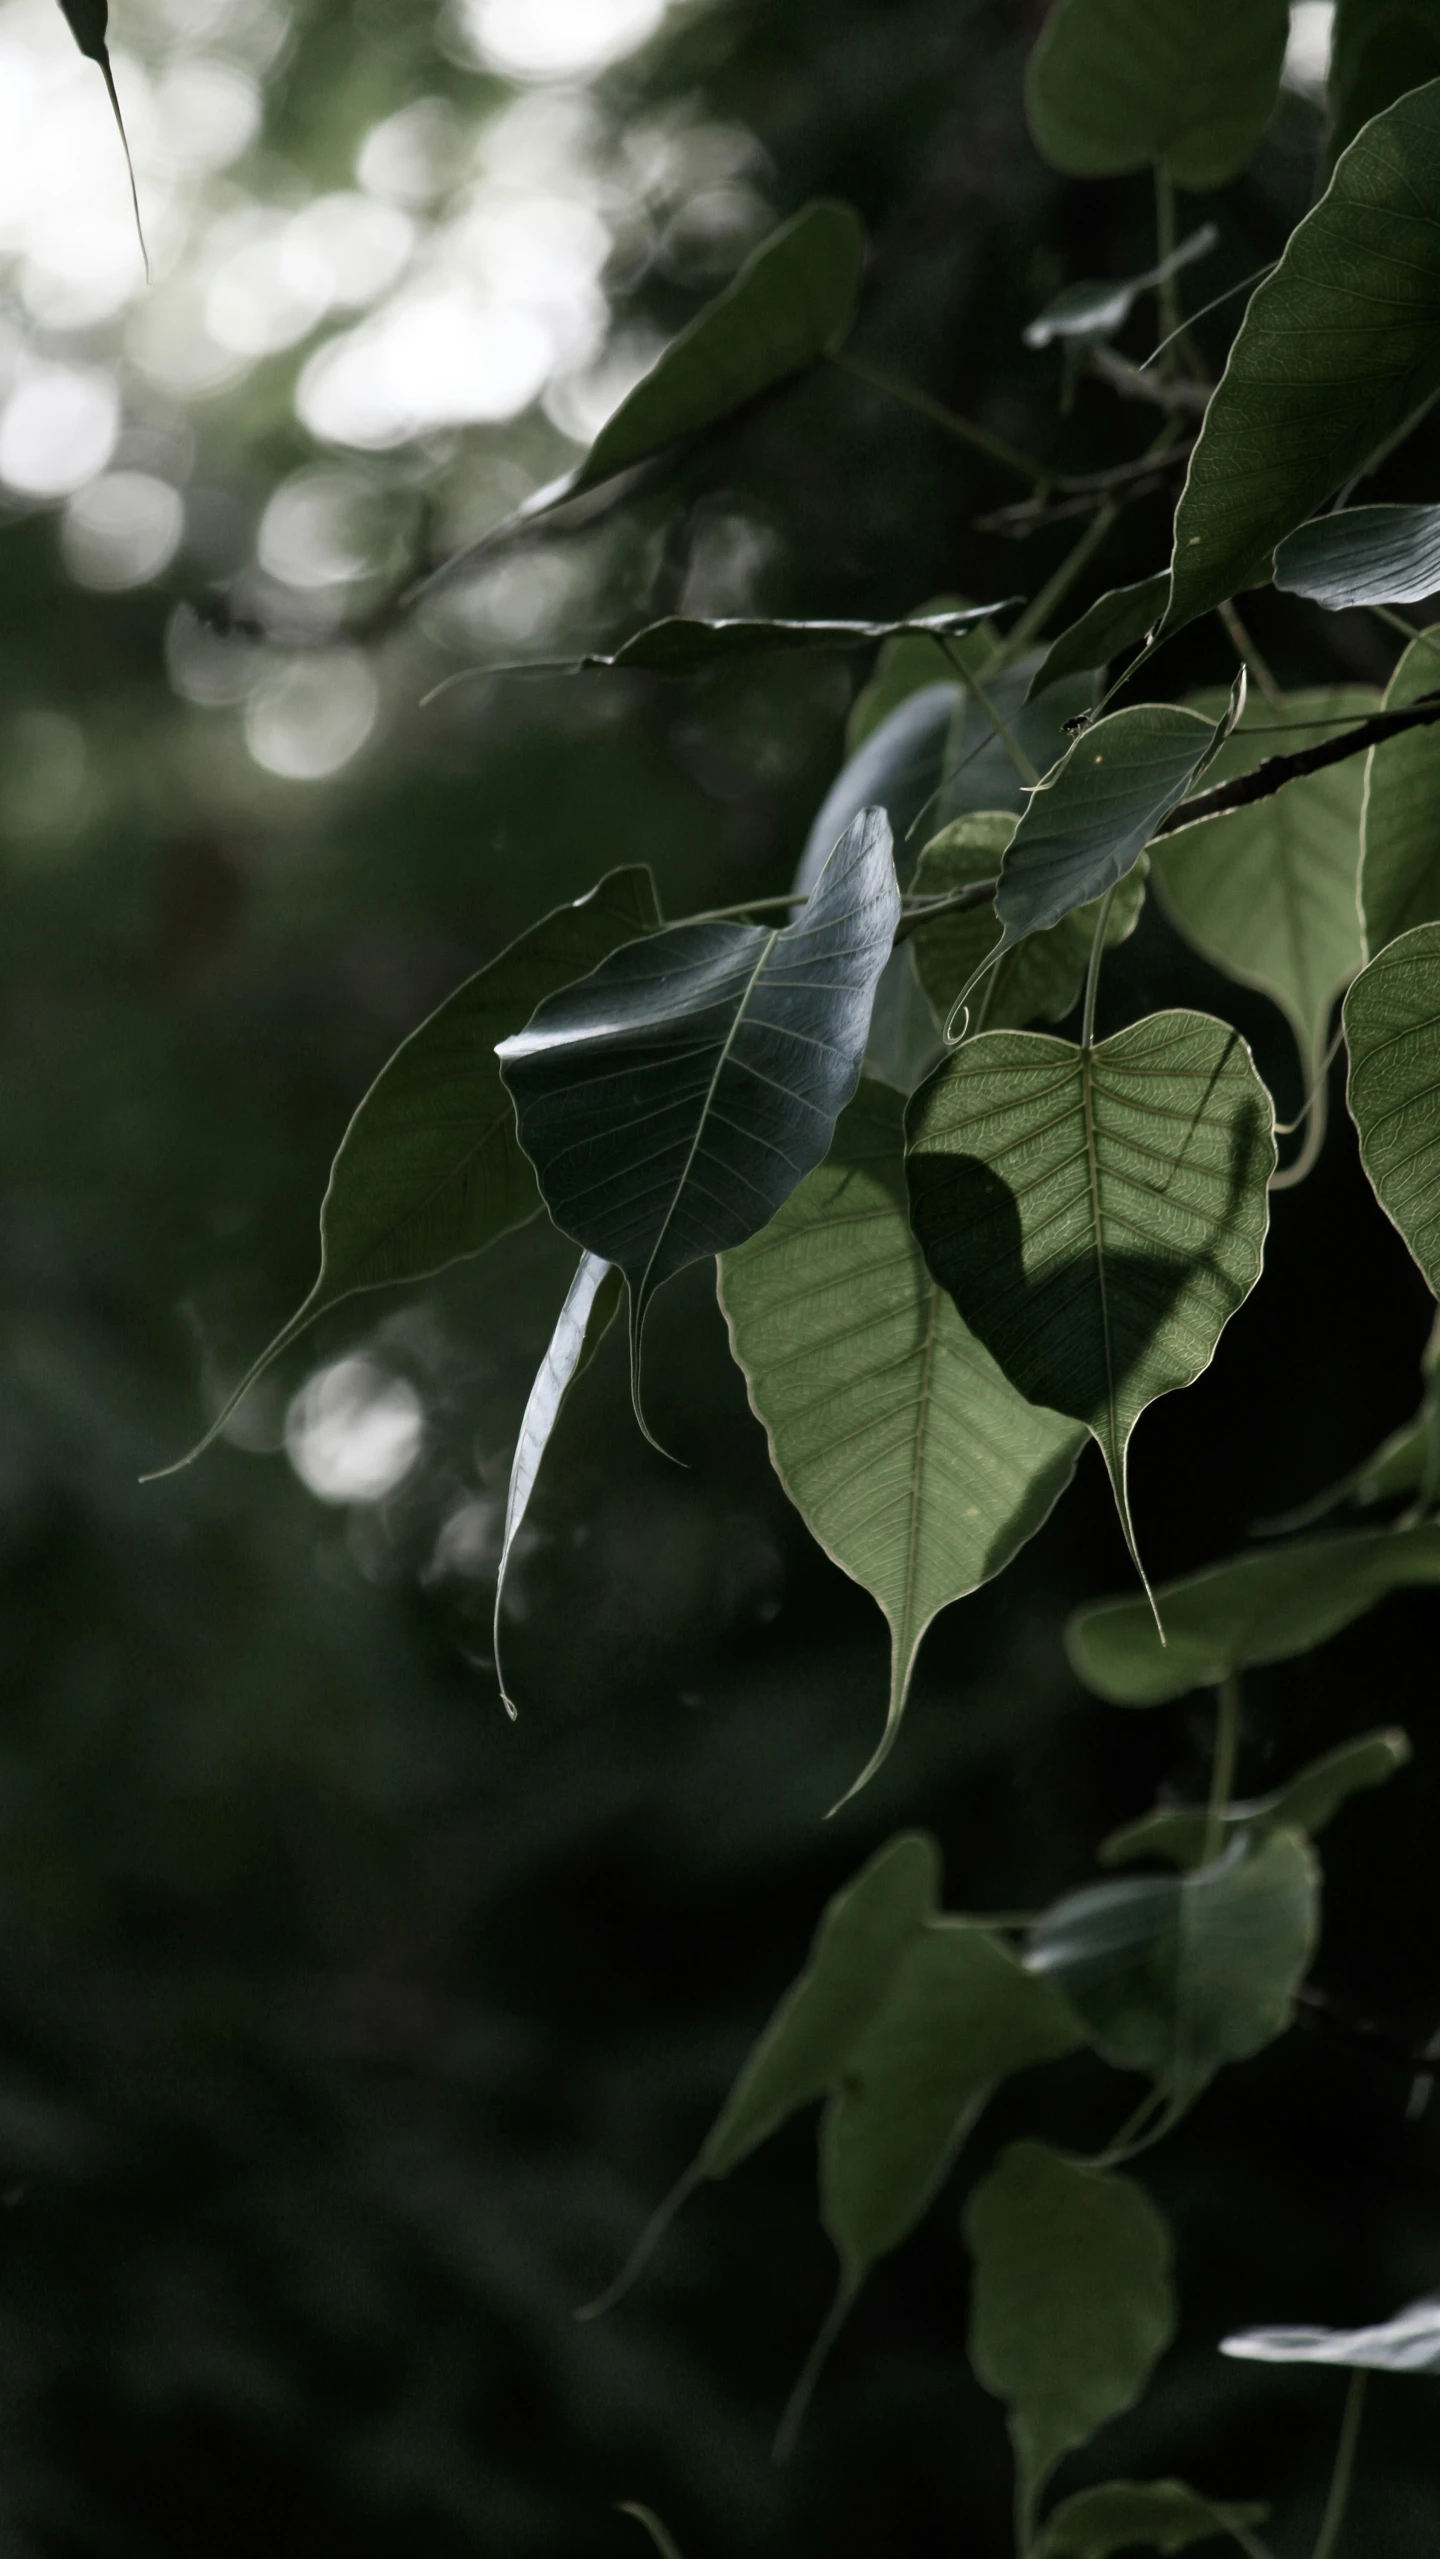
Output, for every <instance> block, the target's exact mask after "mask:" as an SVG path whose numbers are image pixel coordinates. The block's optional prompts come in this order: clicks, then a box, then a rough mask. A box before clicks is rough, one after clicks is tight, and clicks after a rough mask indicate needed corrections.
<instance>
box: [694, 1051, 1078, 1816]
mask: <svg viewBox="0 0 1440 2559" xmlns="http://www.w3.org/2000/svg"><path fill="white" fill-rule="evenodd" d="M903 1113H904V1105H903V1102H902V1100H901V1097H900V1096H899V1094H897V1093H894V1092H892V1091H890V1090H889V1089H888V1088H887V1087H886V1086H885V1085H883V1084H879V1083H876V1082H875V1081H874V1080H873V1079H872V1078H869V1077H867V1078H866V1079H865V1080H864V1081H863V1082H862V1084H861V1086H860V1089H859V1091H858V1093H857V1094H856V1097H855V1099H854V1101H853V1102H852V1103H851V1104H850V1106H849V1108H848V1109H847V1110H846V1111H845V1112H844V1114H843V1115H842V1117H841V1119H840V1121H839V1123H838V1125H837V1127H836V1131H835V1141H834V1144H833V1146H832V1147H831V1150H830V1153H829V1155H828V1156H827V1157H826V1159H825V1162H824V1163H823V1164H822V1165H821V1166H820V1167H819V1169H818V1171H816V1172H814V1173H812V1174H810V1176H809V1177H808V1179H807V1180H806V1181H804V1182H802V1184H801V1185H800V1188H799V1189H798V1190H797V1191H795V1192H794V1193H793V1194H792V1196H791V1197H790V1199H789V1200H788V1201H787V1202H786V1204H785V1206H784V1208H783V1209H782V1210H781V1211H780V1213H779V1215H778V1216H777V1217H776V1218H774V1219H773V1220H772V1222H771V1224H770V1225H769V1226H768V1227H766V1229H765V1231H764V1232H763V1234H760V1235H756V1236H755V1237H753V1238H752V1240H751V1241H750V1242H749V1243H748V1244H742V1245H740V1246H738V1247H737V1248H736V1249H735V1250H733V1251H731V1252H728V1253H726V1254H724V1255H723V1256H722V1259H721V1263H720V1280H719V1288H720V1302H721V1305H722V1306H723V1308H724V1310H725V1315H726V1318H727V1321H728V1323H729V1326H730V1339H731V1343H732V1346H733V1348H734V1352H735V1356H736V1358H737V1360H738V1361H739V1363H740V1366H741V1368H742V1369H743V1371H744V1373H745V1380H746V1384H747V1386H748V1388H749V1390H750V1401H751V1404H752V1405H753V1407H754V1409H755V1411H756V1413H757V1414H758V1415H759V1417H760V1420H761V1421H762V1422H763V1423H764V1425H765V1428H766V1431H767V1433H768V1435H769V1441H770V1454H771V1459H772V1462H773V1464H774V1467H775V1471H776V1473H777V1474H778V1476H779V1478H780V1481H781V1483H782V1484H783V1485H784V1487H785V1490H786V1492H787V1493H788V1494H789V1496H790V1498H791V1500H792V1501H793V1502H794V1503H795V1505H796V1508H797V1509H798V1510H799V1512H800V1514H801V1516H802V1518H803V1519H804V1521H805V1523H806V1526H807V1527H808V1528H809V1529H810V1531H811V1533H812V1534H813V1535H814V1536H815V1537H816V1538H818V1540H819V1542H820V1544H821V1545H822V1546H823V1547H824V1549H825V1551H826V1553H827V1554H828V1555H831V1556H833V1557H834V1559H835V1561H836V1562H837V1563H838V1564H839V1565H841V1566H842V1568H843V1569H844V1571H846V1572H847V1573H849V1574H851V1575H852V1577H853V1578H854V1579H855V1580H856V1581H858V1582H860V1583H861V1584H862V1586H863V1587H864V1588H865V1589H866V1590H868V1591H869V1592H870V1593H871V1595H872V1596H873V1598H874V1599H875V1600H876V1602H877V1604H878V1605H879V1607H880V1608H881V1609H882V1610H883V1612H884V1614H885V1617H886V1618H887V1620H888V1622H889V1626H890V1635H891V1680H890V1704H889V1711H888V1714H887V1716H886V1720H885V1729H884V1735H883V1737H882V1740H881V1743H880V1746H879V1749H878V1751H877V1753H876V1755H875V1758H874V1759H872V1761H871V1762H870V1765H869V1767H868V1768H867V1769H866V1770H865V1772H864V1777H862V1778H861V1779H859V1780H857V1783H859V1784H863V1783H864V1778H865V1777H868V1776H869V1775H870V1774H871V1773H872V1771H873V1770H874V1768H875V1767H877V1766H878V1764H879V1761H880V1759H881V1758H882V1757H883V1756H884V1754H885V1752H886V1751H887V1750H888V1748H889V1746H890V1744H891V1742H892V1741H893V1739H894V1736H895V1733H896V1731H897V1730H898V1728H899V1721H900V1716H901V1713H902V1711H903V1708H904V1703H905V1696H906V1692H907V1690H908V1687H909V1684H910V1675H911V1671H912V1669H913V1667H914V1662H915V1656H916V1653H917V1652H918V1650H919V1646H920V1641H921V1638H922V1636H923V1634H924V1632H925V1629H926V1627H927V1626H928V1625H929V1623H930V1621H931V1619H932V1618H933V1617H934V1616H935V1615H936V1614H937V1612H938V1611H939V1610H940V1609H942V1608H944V1607H946V1606H947V1605H948V1604H949V1602H950V1601H951V1600H954V1599H960V1598H963V1597H964V1596H965V1594H966V1593H967V1592H969V1591H972V1590H974V1589H976V1588H978V1586H979V1584H980V1583H981V1582H984V1581H988V1580H989V1579H991V1577H992V1576H993V1575H994V1574H996V1573H998V1572H1000V1571H1002V1570H1003V1568H1004V1566H1005V1565H1006V1564H1008V1562H1009V1561H1010V1558H1011V1557H1012V1555H1013V1554H1014V1553H1015V1552H1016V1550H1017V1548H1018V1547H1019V1546H1020V1545H1022V1544H1023V1542H1024V1540H1025V1539H1026V1538H1027V1537H1030V1536H1033V1534H1034V1532H1035V1530H1036V1529H1037V1528H1038V1527H1039V1526H1040V1524H1041V1522H1042V1521H1043V1520H1044V1519H1045V1518H1046V1517H1047V1516H1048V1514H1049V1512H1050V1510H1051V1508H1052V1507H1053V1505H1054V1503H1055V1502H1056V1500H1057V1499H1058V1497H1059V1495H1060V1494H1061V1492H1062V1491H1063V1490H1064V1488H1065V1486H1066V1484H1068V1482H1069V1480H1070V1476H1071V1474H1072V1472H1073V1469H1074V1464H1075V1458H1076V1454H1077V1452H1078V1449H1079V1447H1080V1445H1081V1438H1080V1433H1079V1432H1078V1431H1077V1430H1076V1429H1075V1427H1074V1425H1073V1424H1072V1423H1068V1422H1064V1421H1062V1420H1061V1419H1060V1418H1059V1416H1058V1415H1056V1414H1054V1413H1047V1412H1044V1411H1042V1410H1041V1409H1040V1408H1039V1407H1038V1406H1036V1405H1034V1404H1029V1403H1026V1402H1025V1401H1024V1399H1023V1398H1022V1397H1021V1396H1019V1395H1017V1394H1016V1392H1015V1389H1014V1388H1013V1387H1012V1386H1011V1385H1009V1384H1008V1383H1007V1381H1006V1379H1005V1378H1004V1377H1003V1376H1002V1375H1001V1373H1000V1371H999V1369H998V1368H997V1367H996V1366H995V1364H994V1362H993V1360H992V1359H991V1358H990V1357H989V1354H988V1353H987V1352H986V1351H984V1350H982V1348H981V1346H980V1344H979V1343H978V1342H977V1341H976V1340H975V1339H974V1338H973V1336H972V1335H971V1334H969V1333H968V1332H967V1331H966V1329H965V1326H964V1325H963V1324H962V1322H961V1320H960V1318H959V1316H958V1315H957V1313H956V1311H955V1308H954V1305H953V1304H952V1302H951V1300H950V1298H949V1297H948V1296H947V1295H946V1294H945V1292H944V1290H943V1289H940V1288H939V1287H937V1285H936V1283H935V1282H934V1280H933V1279H932V1278H931V1276H930V1273H929V1272H928V1270H927V1269H926V1267H925V1262H924V1259H923V1257H922V1255H921V1252H920V1249H919V1246H918V1245H917V1244H916V1242H915V1239H914V1237H913V1235H912V1234H911V1232H910V1225H909V1219H908V1215H907V1212H906V1194H905V1162H904V1150H903Z"/></svg>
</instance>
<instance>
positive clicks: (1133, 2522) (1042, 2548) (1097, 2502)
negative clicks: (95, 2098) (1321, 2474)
mask: <svg viewBox="0 0 1440 2559" xmlns="http://www.w3.org/2000/svg"><path fill="white" fill-rule="evenodd" d="M1269 2511H1270V2509H1269V2507H1268V2506H1255V2505H1246V2506H1237V2505H1222V2504H1221V2503H1220V2502H1219V2500H1218V2499H1217V2498H1214V2497H1202V2496H1201V2495H1200V2493H1199V2491H1198V2489H1195V2488H1187V2487H1186V2485H1185V2483H1184V2481H1183V2480H1182V2479H1146V2480H1138V2479H1112V2480H1110V2481H1109V2483H1108V2484H1107V2485H1106V2486H1105V2487H1103V2488H1082V2489H1081V2490H1080V2491H1079V2494H1078V2495H1077V2496H1074V2497H1066V2498H1065V2499H1064V2501H1063V2502H1062V2503H1061V2504H1060V2505H1058V2506H1056V2507H1055V2508H1054V2510H1053V2512H1052V2513H1050V2514H1049V2515H1047V2517H1046V2519H1045V2530H1044V2532H1043V2533H1042V2534H1041V2536H1040V2545H1039V2549H1038V2551H1037V2552H1036V2559H1113V2554H1114V2553H1115V2552H1117V2551H1121V2550H1158V2551H1160V2552H1161V2553H1162V2559H1172V2554H1173V2553H1174V2552H1175V2551H1177V2550H1190V2549H1193V2548H1194V2546H1195V2544H1196V2543H1197V2542H1201V2541H1218V2540H1220V2539H1221V2538H1222V2537H1223V2536H1225V2535H1232V2536H1233V2533H1234V2527H1235V2526H1236V2525H1237V2524H1238V2525H1239V2526H1240V2529H1241V2531H1242V2532H1245V2531H1248V2530H1249V2528H1250V2526H1251V2525H1252V2524H1257V2523H1263V2522H1264V2520H1265V2517H1266V2515H1267V2514H1268V2513H1269Z"/></svg>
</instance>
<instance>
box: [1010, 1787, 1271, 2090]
mask: <svg viewBox="0 0 1440 2559" xmlns="http://www.w3.org/2000/svg"><path fill="white" fill-rule="evenodd" d="M1317 1911H1318V1884H1317V1872H1316V1867H1315V1861H1314V1858H1313V1856H1312V1854H1311V1852H1310V1850H1309V1849H1308V1847H1307V1846H1306V1845H1305V1843H1304V1841H1303V1840H1302V1839H1300V1837H1299V1836H1298V1835H1297V1833H1295V1832H1294V1831H1275V1832H1273V1833H1271V1834H1269V1835H1268V1836H1264V1837H1261V1838H1259V1839H1257V1840H1246V1839H1242V1840H1240V1841H1238V1842H1236V1843H1235V1844H1234V1845H1232V1846H1231V1847H1230V1848H1229V1849H1228V1850H1227V1851H1226V1853H1225V1855H1224V1856H1223V1857H1221V1858H1219V1859H1218V1860H1216V1861H1215V1862H1214V1863H1213V1864H1210V1865H1207V1866H1200V1867H1196V1868H1194V1869H1193V1870H1192V1871H1191V1872H1189V1873H1187V1874H1183V1875H1144V1876H1136V1877H1133V1878H1130V1879H1127V1880H1126V1881H1125V1882H1123V1883H1116V1884H1092V1885H1089V1886H1088V1887H1087V1888H1086V1890H1085V1891H1083V1892H1078V1893H1071V1894H1069V1895H1068V1896H1067V1898H1066V1899H1065V1900H1064V1901H1059V1902H1057V1903H1056V1904H1055V1906H1054V1908H1053V1910H1049V1911H1047V1912H1046V1914H1045V1916H1044V1918H1043V1919H1041V1920H1040V1921H1039V1923H1038V1925H1037V1926H1036V1927H1035V1928H1034V1929H1033V1930H1032V1932H1031V1936H1030V1942H1029V1951H1028V1955H1027V1961H1028V1962H1029V1963H1031V1964H1032V1965H1033V1966H1034V1967H1035V1969H1036V1971H1037V1972H1039V1973H1040V1974H1042V1975H1043V1976H1044V1978H1045V1979H1046V1980H1047V1981H1050V1982H1053V1983H1054V1984H1055V1986H1056V1987H1057V1988H1058V1989H1059V1990H1061V1991H1062V1992H1063V1993H1064V1996H1065V1998H1066V2000H1067V2001H1068V2002H1069V2005H1070V2006H1071V2007H1072V2008H1073V2009H1074V2010H1075V2013H1076V2015H1077V2016H1078V2017H1079V2018H1080V2019H1081V2021H1082V2023H1083V2025H1084V2027H1085V2030H1086V2033H1087V2035H1088V2037H1089V2039H1090V2041H1091V2042H1092V2043H1093V2044H1094V2047H1095V2049H1096V2051H1097V2052H1098V2053H1100V2054H1101V2055H1102V2056H1103V2058H1104V2059H1105V2060H1106V2061H1108V2062H1111V2063H1113V2065H1114V2067H1115V2068H1116V2069H1117V2070H1137V2071H1142V2072H1143V2073H1144V2075H1145V2077H1146V2078H1147V2079H1151V2080H1153V2081H1154V2083H1155V2085H1156V2087H1157V2088H1159V2089H1161V2090H1163V2091H1164V2093H1165V2095H1166V2096H1167V2098H1168V2099H1169V2100H1170V2103H1171V2106H1172V2108H1173V2109H1174V2111H1176V2112H1179V2111H1180V2110H1181V2109H1182V2108H1184V2107H1185V2106H1187V2105H1189V2104H1190V2102H1191V2100H1192V2099H1193V2098H1195V2097H1196V2096H1198V2095H1199V2093H1200V2091H1201V2089H1202V2088H1204V2087H1205V2085H1206V2083H1207V2082H1208V2081H1209V2080H1211V2079H1213V2078H1214V2076H1215V2073H1216V2071H1217V2070H1220V2069H1221V2068H1222V2067H1223V2066H1224V2064H1225V2063H1227V2062H1233V2061H1246V2060H1248V2059H1249V2057H1250V2055H1251V2054H1252V2053H1257V2052H1259V2051H1260V2050H1261V2049H1262V2048H1263V2046H1264V2045H1266V2044H1268V2043H1273V2041H1274V2039H1275V2037H1276V2036H1277V2035H1281V2034H1283V2033H1284V2031H1285V2029H1286V2027H1287V2026H1288V2025H1289V2023H1290V2018H1291V2012H1292V2001H1293V1998H1294V1994H1295V1991H1296V1990H1297V1988H1298V1987H1299V1984H1300V1982H1301V1981H1302V1980H1303V1978H1304V1975H1305V1971H1306V1967H1307V1966H1308V1964H1309V1961H1310V1956H1311V1953H1312V1951H1313V1949H1314V1943H1315V1930H1316V1919H1317Z"/></svg>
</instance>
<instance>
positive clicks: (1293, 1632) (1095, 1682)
mask: <svg viewBox="0 0 1440 2559" xmlns="http://www.w3.org/2000/svg"><path fill="white" fill-rule="evenodd" d="M1429 1582H1440V1528H1429V1527H1425V1528H1406V1529H1388V1528H1374V1529H1359V1530H1355V1531H1353V1532H1352V1533H1351V1534H1349V1535H1348V1536H1343V1537H1312V1538H1307V1539H1306V1540H1305V1541H1304V1542H1303V1543H1302V1544H1300V1545H1298V1546H1281V1547H1270V1548H1261V1549H1260V1550H1259V1551H1258V1552H1257V1553H1254V1554H1249V1555H1239V1556H1237V1557H1236V1558H1235V1560H1234V1562H1233V1563H1229V1564H1215V1565H1212V1566H1211V1567H1210V1569H1209V1570H1208V1571H1206V1572H1203V1573H1191V1574H1188V1575H1187V1576H1186V1578H1185V1579H1184V1580H1183V1581H1178V1582H1166V1583H1165V1584H1163V1585H1162V1587H1161V1588H1160V1590H1158V1591H1157V1592H1156V1595H1155V1597H1156V1605H1157V1607H1158V1608H1159V1610H1160V1613H1161V1616H1162V1618H1163V1621H1164V1626H1165V1636H1166V1641H1165V1644H1164V1645H1163V1646H1162V1645H1161V1642H1160V1639H1159V1637H1158V1635H1157V1634H1156V1632H1155V1627H1154V1624H1153V1621H1152V1619H1151V1615H1150V1611H1149V1610H1148V1609H1147V1608H1145V1607H1143V1606H1142V1605H1141V1604H1140V1603H1139V1602H1138V1601H1136V1600H1133V1599H1113V1600H1108V1601H1106V1603H1105V1604H1104V1606H1103V1607H1100V1608H1082V1609H1081V1610H1079V1611H1078V1613H1077V1614H1076V1615H1075V1616H1074V1617H1072V1618H1071V1620H1070V1623H1069V1625H1068V1627H1067V1628H1066V1630H1065V1646H1066V1650H1067V1652H1068V1653H1069V1656H1070V1662H1071V1667H1072V1669H1073V1670H1074V1671H1075V1674H1076V1676H1077V1678H1079V1679H1082V1680H1083V1681H1084V1683H1085V1685H1086V1687H1087V1688H1091V1689H1093V1690H1094V1692H1095V1694H1096V1696H1097V1697H1107V1698H1108V1699H1109V1700H1110V1702H1111V1704H1112V1705H1115V1706H1160V1705H1163V1704H1164V1703H1165V1701H1166V1699H1167V1698H1171V1697H1183V1696H1184V1695H1185V1694H1186V1692H1187V1690H1189V1689H1192V1688H1209V1687H1213V1686H1214V1685H1216V1684H1217V1683H1218V1682H1219V1681H1220V1680H1222V1679H1225V1678H1227V1677H1228V1676H1229V1675H1230V1674H1231V1673H1232V1672H1234V1671H1240V1670H1244V1669H1245V1668H1246V1666H1247V1665H1248V1664H1250V1663H1261V1662H1283V1661H1288V1660H1289V1659H1290V1657H1291V1655H1292V1654H1294V1653H1308V1652H1309V1651H1311V1649H1312V1648H1313V1647H1314V1646H1315V1645H1316V1644H1323V1643H1324V1642H1325V1640H1326V1637H1327V1636H1330V1635H1335V1634H1338V1633H1339V1631H1340V1628H1341V1627H1342V1626H1348V1625H1350V1623H1351V1622H1352V1620H1353V1619H1354V1618H1357V1617H1363V1616H1364V1614H1365V1612H1366V1610H1367V1609H1369V1608H1373V1607H1374V1606H1375V1604H1376V1601H1377V1600H1381V1599H1384V1597H1385V1596H1386V1593H1387V1592H1389V1591H1392V1590H1404V1589H1406V1588H1408V1587H1411V1586H1412V1585H1419V1584H1424V1583H1429Z"/></svg>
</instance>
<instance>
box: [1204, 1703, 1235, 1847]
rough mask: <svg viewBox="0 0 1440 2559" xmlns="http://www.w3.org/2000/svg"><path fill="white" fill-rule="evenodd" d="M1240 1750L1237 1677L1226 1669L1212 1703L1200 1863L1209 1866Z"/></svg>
mask: <svg viewBox="0 0 1440 2559" xmlns="http://www.w3.org/2000/svg"><path fill="white" fill-rule="evenodd" d="M1239 1748H1240V1674H1239V1672H1238V1671H1234V1670H1227V1672H1226V1673H1225V1676H1224V1678H1223V1679H1222V1680H1221V1682H1220V1684H1219V1692H1218V1695H1217V1697H1216V1700H1215V1753H1214V1757H1213V1759H1212V1760H1211V1763H1210V1801H1209V1803H1208V1804H1207V1806H1206V1808H1205V1845H1204V1852H1203V1860H1202V1862H1203V1863H1204V1864H1205V1865H1207V1866H1213V1865H1214V1863H1215V1860H1216V1858H1217V1857H1218V1856H1219V1854H1220V1851H1221V1848H1222V1847H1223V1845H1224V1841H1225V1807H1226V1805H1227V1804H1228V1803H1229V1801H1230V1798H1231V1796H1232V1794H1233V1793H1234V1791H1235V1760H1236V1756H1237V1754H1238V1752H1239Z"/></svg>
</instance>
